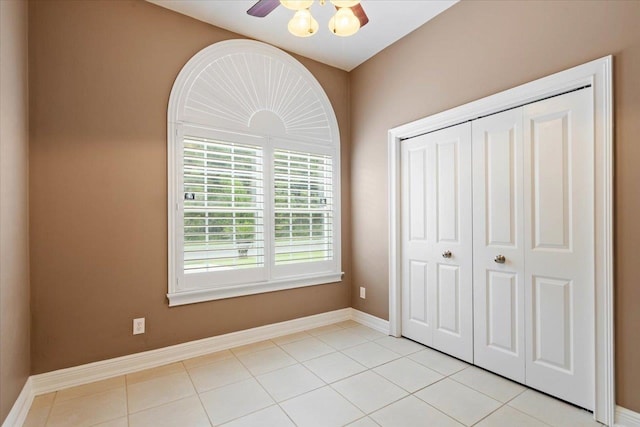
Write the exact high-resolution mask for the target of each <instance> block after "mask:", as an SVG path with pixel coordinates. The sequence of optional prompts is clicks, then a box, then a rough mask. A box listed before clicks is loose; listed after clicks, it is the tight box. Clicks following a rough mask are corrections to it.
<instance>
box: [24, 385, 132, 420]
mask: <svg viewBox="0 0 640 427" xmlns="http://www.w3.org/2000/svg"><path fill="white" fill-rule="evenodd" d="M57 393H58V392H57V391H56V394H57ZM55 398H56V396H54V397H53V402H51V405H49V411H48V412H47V416H46V418H45V419H44V426H45V427H46V426H47V424H49V418H51V412H53V403H54V402H55ZM29 411H31V408H29ZM27 416H29V414H28V413H27ZM127 424H128V422H127Z"/></svg>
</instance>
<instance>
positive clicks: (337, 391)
mask: <svg viewBox="0 0 640 427" xmlns="http://www.w3.org/2000/svg"><path fill="white" fill-rule="evenodd" d="M365 372H366V371H365ZM363 373H364V372H360V374H363ZM373 373H374V374H375V372H373ZM377 375H380V374H377ZM382 378H384V377H382ZM344 379H346V378H344ZM384 379H386V378H384ZM341 381H342V380H341ZM387 381H388V380H387ZM337 382H338V381H336V382H335V383H333V384H329V387H331V389H332V390H333V391H335V392H336V393H338V394H339V395H340V396H342V397H343V398H344V399H345V400H346V401H347V402H349V403H351V404H352V405H353V406H354V407H356V408H357V409H358V410H359V411H360V412H362V413H363V414H365V416H369V415H370V414H373V413H374V412H376V411H378V410H380V409H382V408H384V407H386V406H389V405H391V404H394V403H396V402H398V401H400V400H402V399H404V398H405V397H407V396H410V395H411V393H408V392H407V394H405V395H404V396H402V397H400V398H398V399H395V400H394V401H393V402H389V403H387V404H385V405H384V406H382V407H380V408H378V409H374V410H373V411H370V412H367V411H365V410H364V409H362V408H361V407H359V406H358V405H357V404H356V403H355V402H353V401H352V400H351V399H349V398H348V397H347V396H345V395H344V394H342V393H340V390H337V389H336V388H335V387H333V385H334V384H336V383H337ZM403 391H405V390H404V389H403ZM361 418H362V417H361Z"/></svg>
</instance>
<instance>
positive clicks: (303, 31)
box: [287, 9, 319, 37]
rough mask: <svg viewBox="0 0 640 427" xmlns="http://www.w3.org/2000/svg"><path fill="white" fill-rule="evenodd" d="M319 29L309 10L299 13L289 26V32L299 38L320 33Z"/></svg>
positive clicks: (294, 16)
mask: <svg viewBox="0 0 640 427" xmlns="http://www.w3.org/2000/svg"><path fill="white" fill-rule="evenodd" d="M318 27H319V26H318V21H316V20H315V19H313V16H311V12H309V9H302V10H299V11H297V12H296V13H295V15H293V18H291V21H289V25H288V26H287V28H288V29H289V32H290V33H291V34H293V35H294V36H298V37H309V36H312V35H314V34H315V33H316V32H318Z"/></svg>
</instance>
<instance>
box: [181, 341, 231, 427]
mask: <svg viewBox="0 0 640 427" xmlns="http://www.w3.org/2000/svg"><path fill="white" fill-rule="evenodd" d="M212 354H213V353H212ZM231 354H232V355H233V353H231ZM222 360H226V359H222ZM180 363H182V366H183V367H184V370H185V371H187V376H188V377H189V381H191V385H192V386H193V389H194V390H195V392H196V396H198V402H200V407H201V408H202V410H203V411H204V414H205V415H206V416H207V420H208V421H209V425H210V426H213V420H212V419H211V417H210V416H209V412H208V411H207V408H205V406H204V402H203V401H202V397H200V392H199V391H198V388H197V387H196V383H195V382H193V377H191V372H189V369H187V365H185V364H184V359H183V360H181V361H180ZM200 366H204V365H200Z"/></svg>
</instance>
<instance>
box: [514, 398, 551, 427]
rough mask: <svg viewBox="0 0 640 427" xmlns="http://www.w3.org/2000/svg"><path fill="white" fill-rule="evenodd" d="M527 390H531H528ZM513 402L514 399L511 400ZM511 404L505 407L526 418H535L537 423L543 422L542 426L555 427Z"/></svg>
mask: <svg viewBox="0 0 640 427" xmlns="http://www.w3.org/2000/svg"><path fill="white" fill-rule="evenodd" d="M527 390H529V389H527ZM527 390H525V391H527ZM522 393H524V391H523V392H522ZM522 393H520V394H522ZM518 396H519V395H518ZM514 399H515V398H514ZM511 400H513V399H511ZM509 402H510V401H509ZM509 402H507V403H505V404H504V406H508V407H509V408H511V409H513V410H514V411H516V412H519V413H521V414H524V415H526V416H528V417H531V418H533V419H534V420H536V421H540V422H541V423H542V424H544V425H545V426H549V427H553V424H549V423H548V422H546V421H544V420H541V419H540V418H537V417H535V416H533V415H531V414H527V413H526V412H524V411H522V410H520V409H518V408H516V407H513V406H511V405H509Z"/></svg>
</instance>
